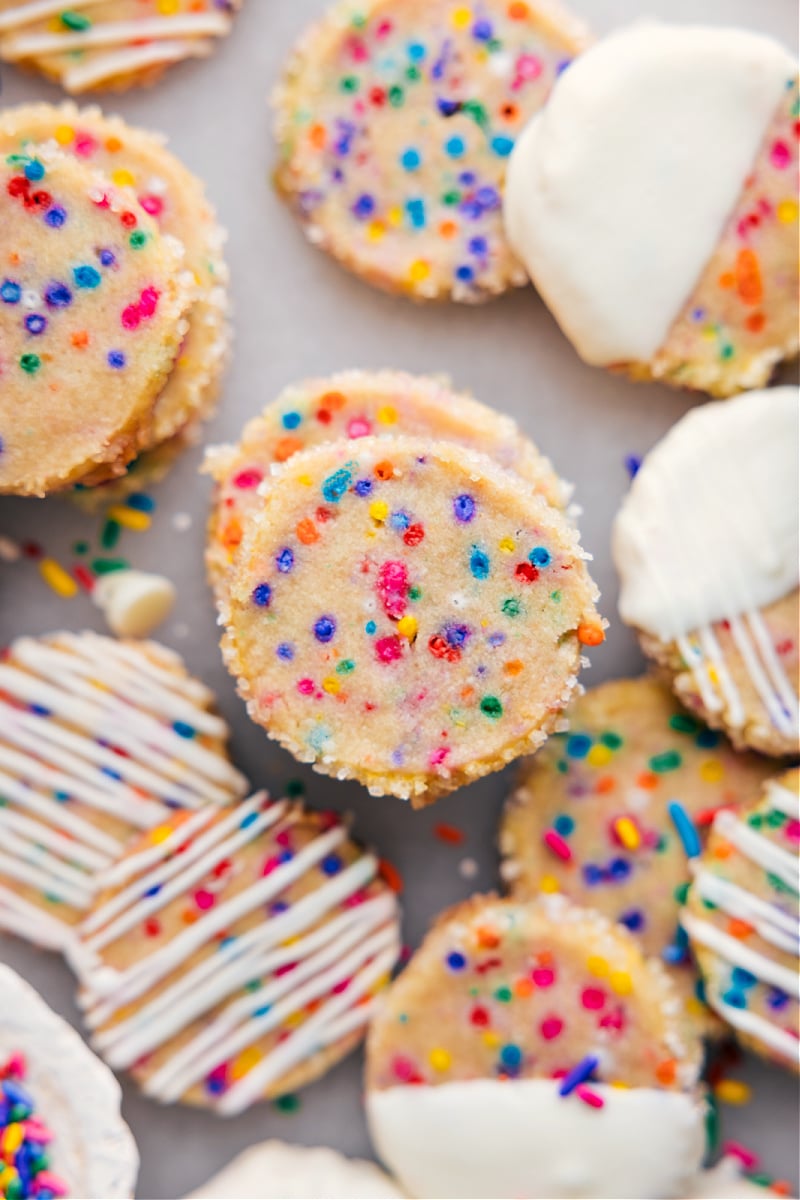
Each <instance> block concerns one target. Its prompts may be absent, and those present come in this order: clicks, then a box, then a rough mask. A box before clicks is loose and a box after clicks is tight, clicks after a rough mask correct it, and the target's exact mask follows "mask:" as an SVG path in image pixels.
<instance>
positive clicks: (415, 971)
mask: <svg viewBox="0 0 800 1200" xmlns="http://www.w3.org/2000/svg"><path fill="white" fill-rule="evenodd" d="M700 1058H701V1055H700V1043H699V1040H698V1039H697V1038H696V1037H694V1036H692V1035H689V1036H688V1038H687V1037H686V1036H685V1029H684V1028H682V1022H681V1017H680V1012H679V1003H678V999H677V995H676V994H675V992H674V991H673V987H672V984H671V982H670V980H669V979H668V978H667V977H666V976H665V975H664V973H663V972H662V970H661V968H660V967H659V965H658V964H657V963H655V962H653V961H648V960H646V959H645V958H644V956H643V955H642V952H641V950H640V949H639V947H638V946H637V945H636V943H635V942H634V940H633V939H632V938H631V936H630V934H629V933H628V932H627V931H626V930H624V929H622V928H621V927H620V926H615V925H612V924H611V923H610V922H608V921H606V920H605V919H604V918H603V917H601V916H600V915H599V914H597V913H595V912H592V911H591V910H588V909H587V910H582V909H577V908H574V907H572V906H571V905H569V904H568V903H567V901H566V900H565V899H564V897H562V896H549V897H545V898H542V899H540V900H538V901H535V902H517V901H513V900H498V899H496V898H495V897H492V896H476V897H474V898H473V899H472V900H470V901H467V902H466V903H464V904H461V905H459V906H457V907H456V908H454V909H452V910H451V911H449V912H447V913H445V914H444V915H443V916H442V917H440V918H439V920H438V921H437V923H436V924H435V925H434V927H433V929H432V931H431V932H430V933H429V934H428V936H427V938H426V939H425V941H424V942H423V944H422V946H421V948H420V949H419V950H418V951H417V952H416V954H415V955H414V956H413V957H412V959H411V961H410V963H409V964H408V966H407V967H406V969H405V970H404V972H403V973H402V974H401V975H400V976H399V978H398V979H397V980H396V981H395V982H394V983H393V984H392V986H391V987H390V989H389V992H388V994H387V996H386V999H385V1001H384V1003H383V1005H382V1007H381V1008H380V1010H379V1012H378V1014H377V1016H376V1018H375V1020H374V1021H373V1024H372V1026H371V1029H370V1033H369V1037H368V1041H367V1074H366V1087H367V1094H366V1107H367V1119H368V1122H369V1126H370V1132H371V1134H372V1138H373V1142H374V1144H375V1148H376V1150H377V1151H378V1153H379V1155H380V1156H381V1158H382V1159H383V1161H384V1162H385V1163H386V1165H387V1166H388V1167H389V1168H390V1169H391V1170H392V1172H393V1173H394V1175H395V1176H396V1177H397V1179H398V1180H399V1181H400V1183H401V1184H402V1185H403V1186H404V1187H405V1188H406V1189H407V1191H409V1192H410V1194H411V1195H413V1196H420V1197H422V1196H424V1197H426V1198H428V1200H436V1198H441V1197H460V1198H462V1200H463V1198H465V1197H486V1196H493V1197H498V1198H510V1197H514V1198H519V1197H525V1198H528V1200H532V1198H534V1197H553V1196H573V1197H597V1196H614V1197H642V1196H675V1195H679V1194H681V1192H682V1190H683V1188H684V1187H685V1185H686V1184H687V1183H688V1181H689V1178H690V1177H691V1175H692V1174H693V1172H694V1171H695V1170H697V1169H698V1167H699V1163H700V1160H701V1157H702V1152H703V1144H704V1133H703V1109H704V1105H703V1102H702V1100H701V1099H700V1097H699V1096H698V1094H697V1092H696V1091H695V1085H696V1081H697V1077H698V1073H699V1068H700Z"/></svg>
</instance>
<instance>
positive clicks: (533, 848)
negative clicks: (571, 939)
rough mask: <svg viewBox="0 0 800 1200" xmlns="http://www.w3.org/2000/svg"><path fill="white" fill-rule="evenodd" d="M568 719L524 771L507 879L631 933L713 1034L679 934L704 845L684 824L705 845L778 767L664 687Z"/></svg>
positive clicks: (598, 701) (506, 824)
mask: <svg viewBox="0 0 800 1200" xmlns="http://www.w3.org/2000/svg"><path fill="white" fill-rule="evenodd" d="M565 717H566V719H567V720H568V721H569V730H568V732H566V733H559V734H556V735H555V736H554V737H552V738H550V739H549V740H548V742H547V743H546V744H545V745H544V746H543V747H542V749H541V750H540V751H539V752H538V754H536V756H535V757H534V758H532V759H531V760H530V761H529V762H528V763H525V764H524V765H523V768H522V770H521V772H520V776H519V779H518V785H517V788H516V790H515V791H514V792H513V793H512V795H511V797H510V799H509V802H508V805H507V808H506V813H505V818H504V821H503V825H502V829H501V833H500V849H501V853H502V854H503V856H504V863H503V868H502V872H503V878H504V879H505V880H506V882H507V884H508V885H509V886H510V887H511V889H512V891H513V893H514V895H515V896H519V897H530V896H536V895H538V894H540V893H549V892H563V893H564V895H566V896H568V897H569V899H570V900H572V901H574V902H575V903H576V904H581V905H586V906H587V907H591V908H596V909H598V910H599V911H600V912H602V913H603V914H604V915H605V916H607V917H609V918H610V919H611V920H612V921H618V922H619V923H620V924H622V925H625V926H626V927H627V928H628V929H629V930H630V931H631V932H632V933H633V934H634V936H635V937H636V938H637V940H638V941H639V943H640V944H641V946H642V949H643V950H644V952H645V953H646V954H648V955H652V956H654V957H656V958H658V959H660V960H661V961H662V962H663V963H664V965H665V967H666V969H667V970H668V971H669V973H670V975H671V976H672V978H673V980H674V982H675V984H676V987H677V988H678V990H679V991H680V993H681V996H682V998H683V999H684V1002H685V1005H686V1012H687V1016H688V1017H689V1018H690V1019H691V1020H694V1021H695V1022H697V1023H698V1024H699V1026H700V1029H701V1031H702V1030H703V1029H704V1028H705V1027H706V1026H708V1027H710V1028H711V1029H712V1030H713V1028H714V1027H715V1025H716V1023H715V1022H713V1021H712V1019H711V1017H710V1014H709V1012H708V1009H707V1008H706V1007H705V1005H704V1004H702V1001H701V999H700V998H699V997H698V995H697V990H698V979H697V974H696V971H695V968H694V965H693V963H692V961H691V956H690V954H689V951H688V947H687V945H686V938H685V935H682V931H681V930H680V928H679V924H678V916H679V910H680V904H681V901H682V899H683V897H684V895H685V891H686V888H687V887H688V884H689V881H690V878H691V876H690V866H689V864H690V859H689V856H688V853H687V850H688V851H692V850H694V846H693V844H689V845H688V847H687V845H686V844H685V842H684V840H683V838H682V836H681V833H680V831H679V828H678V826H677V825H676V823H675V822H676V819H677V820H678V821H679V822H680V821H681V811H682V813H685V814H686V816H688V818H689V822H690V825H693V826H694V828H695V830H696V831H697V833H698V835H699V836H704V835H705V834H707V832H708V829H709V827H710V825H711V822H712V821H713V819H714V814H715V813H716V812H717V811H718V810H719V809H720V808H722V807H725V808H732V809H736V808H741V807H742V806H749V805H752V804H753V803H754V801H755V799H756V798H757V796H758V794H759V791H760V789H761V786H762V784H763V783H764V782H765V780H766V779H768V778H769V776H770V775H771V774H773V773H774V767H773V765H772V763H770V762H769V761H768V760H766V759H763V758H760V757H757V756H756V755H755V754H737V753H736V752H735V751H734V750H733V749H732V747H731V745H730V743H729V742H727V741H726V740H725V739H724V738H723V736H722V734H720V733H718V732H717V731H716V730H711V729H706V728H705V727H704V726H703V725H701V723H700V722H699V721H698V720H697V719H696V718H695V717H693V716H691V715H690V714H689V713H687V712H685V711H684V710H683V709H681V707H680V705H679V704H678V703H677V702H676V701H675V699H674V698H673V696H672V694H671V692H670V690H669V689H668V688H667V687H665V686H664V685H662V684H661V683H659V682H658V681H657V680H655V679H648V678H644V679H624V680H616V681H614V682H612V683H606V684H603V685H601V686H600V687H597V688H593V689H592V690H591V691H588V692H587V693H585V695H583V696H579V697H578V698H577V699H576V700H575V701H573V703H572V704H571V705H570V706H569V708H568V709H567V711H566V712H565ZM675 806H678V809H679V810H681V811H678V812H676V809H675ZM685 836H686V835H685ZM688 836H689V837H691V836H692V830H691V829H690V830H689V831H688Z"/></svg>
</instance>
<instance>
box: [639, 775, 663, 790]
mask: <svg viewBox="0 0 800 1200" xmlns="http://www.w3.org/2000/svg"><path fill="white" fill-rule="evenodd" d="M636 786H637V787H640V788H647V789H648V790H650V789H652V788H654V787H658V776H657V775H656V774H654V772H653V771H642V773H641V775H639V776H638V777H637V779H636Z"/></svg>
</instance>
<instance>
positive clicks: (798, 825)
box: [784, 820, 800, 842]
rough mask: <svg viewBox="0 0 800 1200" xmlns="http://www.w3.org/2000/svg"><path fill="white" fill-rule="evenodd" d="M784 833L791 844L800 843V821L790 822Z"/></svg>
mask: <svg viewBox="0 0 800 1200" xmlns="http://www.w3.org/2000/svg"><path fill="white" fill-rule="evenodd" d="M784 833H785V834H786V836H787V838H788V839H789V841H790V842H800V821H797V820H794V821H790V822H789V823H788V825H787V826H786V828H785V830H784Z"/></svg>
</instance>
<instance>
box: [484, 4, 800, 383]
mask: <svg viewBox="0 0 800 1200" xmlns="http://www.w3.org/2000/svg"><path fill="white" fill-rule="evenodd" d="M797 117H798V91H797V61H796V59H795V58H794V57H793V56H792V55H791V54H790V53H789V51H788V50H785V49H784V48H783V47H782V46H781V45H780V44H779V43H777V42H775V41H773V40H772V39H771V38H768V37H765V36H763V35H761V34H758V33H752V32H748V31H745V30H739V29H719V28H713V29H712V28H703V27H701V26H694V25H692V26H680V25H677V26H670V25H662V24H658V23H655V22H647V23H639V24H637V25H634V26H631V27H630V28H628V29H623V30H620V31H619V32H617V33H615V34H613V35H612V36H611V37H608V38H606V39H604V40H603V41H602V42H600V43H598V44H597V45H596V46H594V47H593V48H592V49H591V50H590V51H589V53H587V54H586V55H585V56H583V57H582V58H581V60H580V62H578V63H577V64H576V67H575V70H570V71H569V72H567V74H566V75H564V76H563V77H562V78H561V79H560V80H559V82H558V85H557V86H556V88H555V90H554V92H553V96H552V100H551V102H550V103H549V104H548V106H547V109H546V111H545V112H544V113H543V114H542V115H540V116H537V117H535V118H534V119H533V120H532V121H531V122H530V123H529V124H528V126H527V127H526V129H525V130H524V132H523V133H522V136H521V137H520V138H519V139H518V141H517V144H516V147H515V150H514V153H513V155H512V158H511V163H510V166H509V175H508V188H507V192H506V199H505V219H506V229H507V232H508V238H509V241H510V243H511V245H512V246H513V248H514V250H515V251H516V253H517V254H518V255H519V257H520V259H521V260H522V261H523V262H524V263H525V266H526V268H527V270H528V272H529V274H530V277H531V279H532V281H533V283H534V285H535V286H536V288H537V289H538V291H539V292H540V293H541V295H542V297H543V298H544V300H545V301H546V302H547V304H548V305H549V307H550V308H551V309H552V311H553V314H554V315H555V317H556V319H557V320H558V322H559V324H560V325H561V327H562V329H563V330H564V332H565V333H566V335H567V337H568V338H569V339H570V341H571V342H572V343H573V345H574V346H575V349H576V350H577V351H578V353H579V354H580V356H581V357H582V358H583V359H584V360H585V361H586V362H589V363H593V364H595V365H598V366H605V367H610V368H613V369H614V370H618V371H623V372H625V373H627V374H629V375H630V376H632V377H633V378H634V379H656V380H660V381H661V382H663V383H668V384H672V385H673V386H676V387H685V388H696V389H699V390H700V391H704V392H710V393H711V394H712V395H716V396H729V395H732V394H733V393H734V392H737V391H740V390H742V389H743V388H753V387H762V386H764V384H766V383H767V382H768V381H769V379H770V376H771V375H772V372H773V369H774V367H775V364H776V363H778V362H780V360H781V359H783V358H789V357H792V356H793V355H796V354H797V350H798V320H799V318H798V259H797V213H798V206H797V190H796V176H797Z"/></svg>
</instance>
